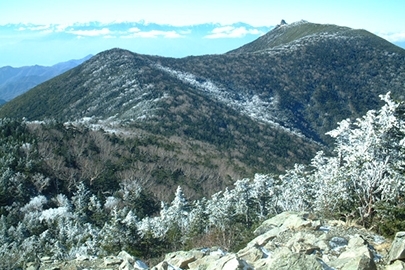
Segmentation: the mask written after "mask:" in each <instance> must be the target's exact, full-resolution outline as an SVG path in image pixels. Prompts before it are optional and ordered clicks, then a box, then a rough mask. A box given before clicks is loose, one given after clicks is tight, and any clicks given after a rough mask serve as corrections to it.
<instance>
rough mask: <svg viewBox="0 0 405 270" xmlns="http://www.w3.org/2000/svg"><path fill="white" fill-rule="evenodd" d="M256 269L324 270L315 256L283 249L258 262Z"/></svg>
mask: <svg viewBox="0 0 405 270" xmlns="http://www.w3.org/2000/svg"><path fill="white" fill-rule="evenodd" d="M253 266H254V269H258V270H261V269H263V270H265V269H279V270H284V269H285V270H287V269H295V270H306V269H312V270H322V269H323V267H322V265H321V263H320V262H319V261H318V260H317V259H316V257H315V256H312V255H305V254H302V253H295V252H292V251H291V250H290V249H288V248H286V247H283V248H279V249H277V250H276V251H275V252H274V253H272V254H271V256H269V257H268V258H266V259H261V260H258V261H256V262H255V263H254V265H253Z"/></svg>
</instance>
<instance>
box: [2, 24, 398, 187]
mask: <svg viewBox="0 0 405 270" xmlns="http://www.w3.org/2000/svg"><path fill="white" fill-rule="evenodd" d="M312 27H314V28H313V29H312ZM280 29H282V33H283V35H285V38H283V36H282V35H277V38H278V39H279V41H278V44H279V45H277V46H273V45H270V48H269V46H268V45H265V44H266V43H265V42H263V40H264V39H266V38H268V37H269V36H270V37H272V36H274V33H275V32H276V33H278V31H281V30H280ZM300 29H302V33H301V34H300V35H298V36H297V33H299V32H300ZM325 29H329V30H328V31H329V32H328V33H326V32H325V31H324V30H325ZM330 29H332V30H330ZM334 29H338V30H337V31H335V30H334ZM314 33H318V34H314ZM325 33H326V34H325ZM266 35H268V36H267V37H266ZM266 35H265V36H264V37H262V38H259V39H258V40H256V42H257V43H256V44H255V43H253V44H250V45H249V44H248V45H249V46H248V47H245V48H243V47H241V48H239V51H238V49H237V50H236V51H233V52H232V51H231V52H229V53H226V54H220V55H204V56H189V57H184V58H168V57H161V56H151V55H143V54H137V53H133V52H130V51H127V50H122V49H118V48H115V49H111V50H108V51H104V52H102V53H99V54H97V55H96V56H94V57H92V58H91V59H90V60H88V61H87V62H85V63H84V64H82V65H79V66H77V67H76V68H73V69H71V70H70V71H68V72H66V73H64V74H62V75H60V76H58V77H56V78H54V79H52V80H50V81H47V82H45V83H43V84H41V85H39V86H37V87H36V88H34V89H32V90H30V91H29V92H27V93H25V94H23V95H21V96H19V97H17V98H16V99H14V100H13V101H12V102H10V103H7V104H5V105H3V106H2V108H1V109H0V116H1V117H14V118H20V119H21V118H24V119H26V120H28V121H38V120H39V121H46V120H47V119H55V120H56V121H58V122H62V123H65V125H67V126H68V127H73V128H74V127H80V126H86V127H88V128H91V129H96V130H101V131H103V132H105V133H107V134H109V135H110V136H118V137H120V138H121V139H125V138H132V139H134V138H138V139H139V138H141V136H143V137H142V138H144V137H150V138H153V139H151V140H150V141H154V142H160V145H162V146H163V145H164V149H165V150H164V151H168V152H164V151H163V150H162V153H166V154H167V156H170V157H172V158H173V161H172V162H170V164H171V165H170V164H169V162H167V165H165V164H162V165H159V166H161V167H160V168H155V169H153V170H152V171H151V175H155V176H156V177H155V176H153V177H151V178H150V182H149V183H152V182H153V181H157V179H160V178H159V177H162V175H172V173H174V172H176V171H177V172H184V171H186V170H189V169H185V167H184V166H182V165H179V164H184V162H185V160H190V161H191V160H194V161H195V160H198V162H196V163H197V164H199V165H198V166H200V165H201V162H202V160H205V161H204V162H206V163H205V165H203V166H202V167H201V168H205V169H206V171H212V170H213V168H221V166H222V165H218V164H221V163H222V164H224V163H226V164H227V166H228V165H229V166H228V167H226V169H224V168H223V167H222V174H221V175H220V176H218V178H216V179H217V180H215V181H217V183H215V186H216V187H223V186H226V185H228V184H229V183H230V182H232V180H230V179H232V178H233V177H247V176H251V175H252V174H253V173H254V172H272V173H279V172H283V171H285V170H286V169H288V168H289V167H291V166H293V164H294V163H306V162H308V160H309V159H310V157H312V156H313V155H314V153H315V152H316V151H319V150H325V149H328V147H329V146H331V142H332V140H331V139H330V138H329V137H328V136H327V135H325V133H326V132H327V131H330V130H332V129H334V128H335V127H336V124H337V122H339V121H341V120H342V119H345V118H352V119H355V118H357V117H360V116H361V115H363V114H364V113H365V112H366V111H368V110H370V109H376V108H378V107H379V106H380V105H381V101H380V99H379V95H381V94H385V93H386V92H388V91H391V92H392V94H393V96H394V97H395V98H397V99H404V89H403V85H404V83H405V66H404V64H403V63H404V61H405V50H402V49H400V48H398V47H396V46H395V45H392V44H390V43H388V42H386V41H383V40H381V39H380V38H378V37H376V36H374V35H372V34H370V33H368V32H366V31H363V30H359V31H357V30H350V29H348V28H345V27H343V28H341V27H338V26H330V25H324V26H322V25H321V26H319V25H316V24H311V23H307V22H301V23H296V24H291V25H282V26H280V27H278V28H276V29H274V30H272V31H270V32H269V33H268V34H266ZM293 36H295V37H296V38H292V37H293ZM280 40H281V41H280ZM287 41H288V42H287ZM274 44H276V43H274ZM264 46H267V49H266V47H264ZM247 48H248V49H247ZM249 48H252V49H249ZM178 142H182V143H178ZM152 145H153V144H150V145H149V146H146V148H147V152H148V151H149V152H151V153H152V152H153V151H155V150H153V151H152V150H151V149H152ZM169 145H170V147H169ZM198 147H203V148H204V149H205V150H201V148H200V150H198V149H199V148H198ZM207 149H210V150H207ZM198 151H200V152H201V153H211V154H210V157H209V158H204V156H202V155H201V154H199V153H198ZM169 152H170V154H169ZM185 152H187V153H188V155H189V156H188V158H184V156H181V155H180V154H179V153H185ZM213 153H215V154H213ZM176 155H177V157H176ZM180 156H181V158H180ZM159 158H162V157H159ZM224 159H225V160H226V161H225V160H224ZM210 160H212V161H215V162H211V161H210ZM204 162H203V163H204ZM214 163H215V164H214ZM173 164H175V165H173ZM189 165H190V164H188V165H187V166H189ZM165 166H168V167H165ZM204 166H207V167H204ZM187 168H189V167H187ZM205 169H202V171H204V170H205ZM138 175H141V174H138ZM157 175H159V176H158V177H157ZM180 175H181V176H180V178H179V177H178V176H176V177H174V178H173V179H177V180H176V181H178V179H182V180H181V181H185V182H184V183H185V185H186V186H188V187H189V188H190V190H191V189H192V186H193V182H194V183H195V182H198V181H201V178H199V177H200V176H197V177H196V178H193V179H192V178H190V179H188V180H185V179H186V178H187V175H182V174H181V173H180ZM227 175H228V176H229V177H228V176H227ZM201 177H202V176H201ZM203 178H204V177H203ZM159 181H161V179H160V180H159ZM209 181H214V180H213V179H212V178H210V179H209ZM172 184H173V183H170V185H172ZM168 185H169V183H168ZM204 185H205V189H206V190H207V187H209V186H210V184H209V183H206V184H204Z"/></svg>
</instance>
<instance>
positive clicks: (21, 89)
mask: <svg viewBox="0 0 405 270" xmlns="http://www.w3.org/2000/svg"><path fill="white" fill-rule="evenodd" d="M91 56H92V55H88V56H86V57H84V58H82V59H79V60H70V61H67V62H62V63H58V64H56V65H53V66H50V67H46V66H38V65H35V66H26V67H18V68H15V67H10V66H6V67H1V68H0V104H2V103H1V100H3V103H5V102H7V101H10V100H11V99H13V98H15V97H16V96H18V95H21V94H22V93H25V92H26V91H28V90H29V89H31V88H33V87H35V86H37V85H38V84H40V83H43V82H45V81H47V80H49V79H51V78H53V77H55V76H57V75H59V74H62V73H63V72H65V71H67V70H69V69H71V68H74V67H76V66H78V65H80V64H81V63H83V62H84V61H86V60H88V59H90V58H91Z"/></svg>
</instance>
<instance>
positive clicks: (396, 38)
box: [377, 31, 405, 42]
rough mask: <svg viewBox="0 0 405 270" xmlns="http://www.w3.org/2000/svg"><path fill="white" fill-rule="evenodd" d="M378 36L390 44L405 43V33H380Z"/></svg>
mask: <svg viewBox="0 0 405 270" xmlns="http://www.w3.org/2000/svg"><path fill="white" fill-rule="evenodd" d="M377 35H379V36H380V37H382V38H383V39H386V40H388V41H390V42H402V41H403V42H405V31H404V32H396V33H378V34H377Z"/></svg>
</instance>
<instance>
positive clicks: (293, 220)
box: [254, 212, 312, 235]
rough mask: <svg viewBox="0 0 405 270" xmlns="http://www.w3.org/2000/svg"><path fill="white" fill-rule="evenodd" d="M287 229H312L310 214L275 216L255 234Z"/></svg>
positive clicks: (294, 213)
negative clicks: (281, 228)
mask: <svg viewBox="0 0 405 270" xmlns="http://www.w3.org/2000/svg"><path fill="white" fill-rule="evenodd" d="M281 226H283V227H284V228H287V229H298V228H301V227H311V226H312V220H311V219H310V214H309V213H307V212H299V213H296V212H283V213H281V214H279V215H277V216H274V217H272V218H270V219H268V220H266V221H264V222H263V223H262V225H260V226H259V227H258V228H257V229H256V230H255V231H254V233H255V234H256V235H260V234H263V233H265V232H267V231H269V230H271V229H273V228H274V227H281Z"/></svg>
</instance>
